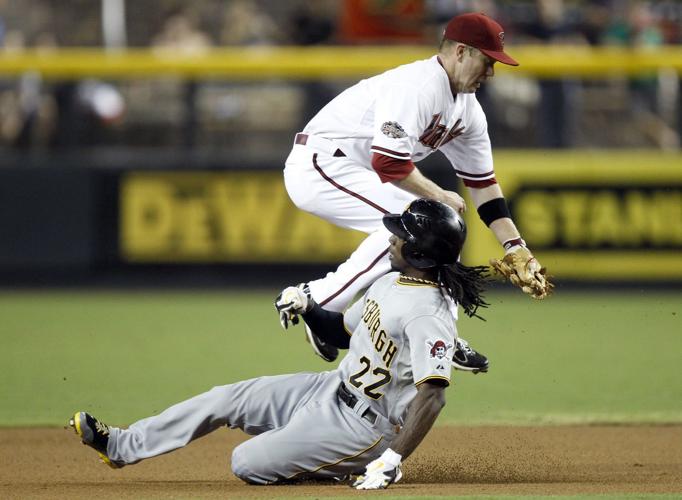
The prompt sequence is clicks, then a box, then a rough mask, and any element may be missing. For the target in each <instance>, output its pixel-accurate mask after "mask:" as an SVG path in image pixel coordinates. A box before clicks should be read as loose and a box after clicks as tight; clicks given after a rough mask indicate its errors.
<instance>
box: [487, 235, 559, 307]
mask: <svg viewBox="0 0 682 500" xmlns="http://www.w3.org/2000/svg"><path fill="white" fill-rule="evenodd" d="M490 265H491V266H492V268H493V269H494V270H495V272H496V273H498V274H500V275H502V276H503V277H505V278H507V279H509V281H510V282H511V283H512V284H514V285H516V286H518V287H519V288H521V290H523V291H524V292H525V293H527V294H529V295H530V296H531V297H533V298H534V299H544V298H545V297H547V296H549V295H551V294H552V290H553V289H554V284H552V282H550V280H549V277H548V276H547V270H546V269H545V268H544V267H542V266H540V263H539V262H538V260H537V259H536V258H535V257H533V254H532V253H530V250H528V249H527V248H526V247H525V246H523V245H516V246H514V247H512V248H510V249H509V250H507V253H506V254H505V256H504V257H503V258H502V259H501V260H500V259H490Z"/></svg>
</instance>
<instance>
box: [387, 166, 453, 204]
mask: <svg viewBox="0 0 682 500" xmlns="http://www.w3.org/2000/svg"><path fill="white" fill-rule="evenodd" d="M392 182H393V185H395V186H397V187H399V188H400V189H404V190H405V191H407V192H409V193H412V194H414V195H417V196H419V197H420V198H430V199H432V200H437V201H441V199H442V198H443V193H444V190H443V188H441V187H440V186H439V185H438V184H436V183H435V182H433V181H432V180H430V179H428V178H426V177H425V176H424V174H422V173H421V172H420V171H419V169H418V168H415V169H414V170H412V172H410V174H409V175H408V176H407V177H404V178H403V179H400V180H395V181H392Z"/></svg>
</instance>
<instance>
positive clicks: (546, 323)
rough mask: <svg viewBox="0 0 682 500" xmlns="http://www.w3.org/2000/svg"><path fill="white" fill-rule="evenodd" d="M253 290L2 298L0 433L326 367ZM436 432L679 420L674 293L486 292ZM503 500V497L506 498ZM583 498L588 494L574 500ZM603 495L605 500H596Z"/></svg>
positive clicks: (134, 415) (121, 419)
mask: <svg viewBox="0 0 682 500" xmlns="http://www.w3.org/2000/svg"><path fill="white" fill-rule="evenodd" d="M273 295H274V294H273V293H262V292H201V293H199V292H56V291H55V292H52V291H51V292H11V293H10V292H2V293H0V348H1V349H0V366H1V372H0V401H2V404H1V405H0V425H4V426H10V425H63V424H64V423H65V421H66V419H67V418H68V416H69V414H70V413H71V412H73V411H75V410H81V409H83V410H90V411H93V412H94V413H95V414H97V415H101V416H102V417H103V418H104V419H106V420H107V421H108V422H110V423H113V424H127V423H130V422H132V421H134V420H136V419H138V418H141V417H143V416H147V415H149V414H152V413H155V412H158V411H160V410H162V409H164V408H165V407H167V406H169V405H170V404H172V403H175V402H177V401H179V400H182V399H184V398H187V397H189V396H192V395H194V394H197V393H199V392H202V391H204V390H207V389H209V388H210V387H212V386H214V385H222V384H226V383H229V382H233V381H236V380H241V379H244V378H250V377H255V376H259V375H264V374H276V373H289V372H297V371H306V370H324V369H329V368H330V366H331V365H328V364H326V363H324V362H323V361H322V360H319V359H318V358H317V357H315V356H314V355H313V354H312V352H311V351H310V350H309V347H308V345H307V344H306V343H305V342H304V341H303V332H302V328H301V327H297V328H295V329H294V330H293V331H290V332H287V333H284V332H283V331H282V330H281V329H280V327H279V323H278V321H277V316H276V314H275V312H274V310H273V307H272V297H273ZM489 299H490V302H491V303H492V306H491V308H490V309H489V310H486V311H484V316H485V317H486V318H487V322H482V321H478V320H475V319H469V318H463V319H461V320H460V321H459V328H460V334H461V336H463V337H464V338H466V339H468V340H469V341H470V342H471V344H472V345H473V346H474V347H476V348H477V349H479V350H481V351H482V352H484V353H485V354H487V355H488V356H489V357H490V359H491V370H490V372H489V373H488V374H485V375H476V376H474V375H471V374H468V373H462V372H453V379H454V380H455V384H454V385H452V386H451V387H450V388H449V389H448V405H447V406H446V407H445V409H444V413H443V415H442V417H441V419H440V420H439V422H440V423H459V424H471V425H477V424H490V423H493V424H497V423H499V424H508V423H511V424H531V423H582V422H618V423H620V422H622V423H630V422H682V371H681V370H680V366H682V300H681V299H682V294H680V293H674V292H667V293H664V292H658V293H656V292H651V291H647V292H644V291H642V292H641V293H608V292H601V293H598V292H590V293H587V292H585V293H578V292H571V293H569V292H566V293H562V292H561V291H560V292H559V293H558V294H557V295H555V296H554V297H552V298H551V299H550V300H546V301H542V302H535V301H532V300H530V299H529V298H527V297H525V296H523V295H522V294H521V293H499V292H498V293H495V294H491V295H490V297H489ZM506 498H511V497H506ZM585 498H586V497H585ZM599 498H604V497H599Z"/></svg>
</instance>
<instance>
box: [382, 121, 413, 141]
mask: <svg viewBox="0 0 682 500" xmlns="http://www.w3.org/2000/svg"><path fill="white" fill-rule="evenodd" d="M381 133H382V134H384V135H387V136H388V137H390V138H392V139H402V138H403V137H407V134H406V133H405V130H404V129H403V128H402V127H401V126H400V124H399V123H398V122H386V123H384V124H383V125H382V126H381Z"/></svg>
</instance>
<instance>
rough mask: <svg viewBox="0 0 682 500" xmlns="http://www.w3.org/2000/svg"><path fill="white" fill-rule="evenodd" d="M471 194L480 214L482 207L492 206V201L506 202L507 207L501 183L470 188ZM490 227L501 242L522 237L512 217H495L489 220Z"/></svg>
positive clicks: (493, 202)
mask: <svg viewBox="0 0 682 500" xmlns="http://www.w3.org/2000/svg"><path fill="white" fill-rule="evenodd" d="M469 194H470V195H471V199H472V200H473V202H474V205H475V206H476V209H477V210H479V214H480V213H481V210H480V208H481V207H482V206H485V205H486V204H488V206H490V203H492V204H493V205H494V204H495V203H500V204H502V203H504V206H505V208H506V202H505V201H504V195H503V194H502V189H501V188H500V185H499V184H492V185H491V186H486V187H484V188H469ZM493 217H494V216H493ZM482 218H483V216H482ZM484 222H485V221H484ZM488 227H489V228H490V230H491V231H492V233H493V234H494V235H495V238H497V241H499V242H500V244H503V243H505V242H506V241H510V240H515V239H518V238H520V237H521V233H519V230H518V229H517V227H516V225H515V224H514V221H513V220H512V219H511V217H499V218H495V219H494V220H492V221H490V222H489V224H488Z"/></svg>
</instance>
